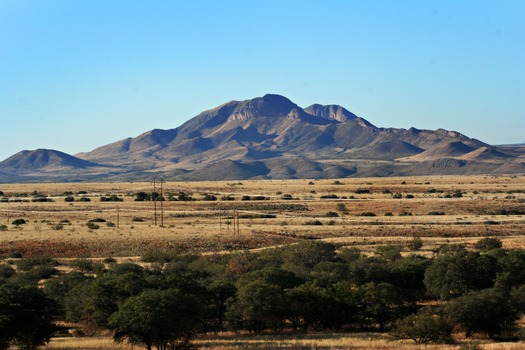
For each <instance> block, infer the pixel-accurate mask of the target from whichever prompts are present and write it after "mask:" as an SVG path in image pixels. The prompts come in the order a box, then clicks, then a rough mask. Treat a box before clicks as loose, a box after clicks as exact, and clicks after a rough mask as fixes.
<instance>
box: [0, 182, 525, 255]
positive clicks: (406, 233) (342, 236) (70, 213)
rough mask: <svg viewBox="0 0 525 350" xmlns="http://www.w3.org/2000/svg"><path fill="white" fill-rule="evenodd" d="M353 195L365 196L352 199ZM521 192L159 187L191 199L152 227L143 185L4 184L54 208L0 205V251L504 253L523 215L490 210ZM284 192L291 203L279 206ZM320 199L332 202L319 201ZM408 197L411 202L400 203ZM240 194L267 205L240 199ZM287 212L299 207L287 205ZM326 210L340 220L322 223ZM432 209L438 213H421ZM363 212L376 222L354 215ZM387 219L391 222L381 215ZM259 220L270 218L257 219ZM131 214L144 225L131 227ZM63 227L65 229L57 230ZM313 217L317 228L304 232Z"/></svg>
mask: <svg viewBox="0 0 525 350" xmlns="http://www.w3.org/2000/svg"><path fill="white" fill-rule="evenodd" d="M157 186H158V184H157ZM360 189H366V190H369V191H370V193H356V191H357V190H360ZM524 189H525V176H435V177H405V178H365V179H339V180H254V181H219V182H167V183H165V185H164V192H165V193H178V192H180V191H183V192H186V193H192V194H193V197H194V198H196V199H198V200H197V201H194V202H172V201H169V202H167V201H166V202H163V203H162V211H163V215H162V223H163V224H164V225H163V226H162V227H161V226H160V224H161V204H160V203H157V225H155V220H154V212H155V211H154V203H152V202H135V201H134V196H133V194H135V193H137V192H140V191H144V192H151V191H152V190H153V186H152V184H151V183H132V182H129V183H67V184H63V183H62V184H2V185H0V191H2V192H4V194H5V195H8V196H10V197H11V198H13V197H14V196H17V195H19V194H21V193H27V194H30V193H32V192H33V191H38V192H41V193H45V194H48V195H50V196H51V197H53V198H54V200H55V202H52V203H32V202H29V203H13V202H11V203H0V223H3V224H6V225H7V226H8V230H7V231H1V232H0V254H4V253H7V252H10V251H14V250H19V251H22V252H23V253H24V254H25V255H26V256H29V255H34V254H51V255H53V256H56V257H69V258H72V257H78V256H85V257H99V258H102V257H107V256H137V255H141V254H143V253H144V252H145V251H147V250H154V249H171V248H180V249H184V250H191V251H196V252H202V251H208V252H214V251H215V252H219V251H224V250H234V249H245V248H261V247H265V246H274V245H279V244H286V243H291V242H296V241H298V240H301V239H312V238H316V239H325V240H331V241H334V242H338V243H340V244H347V245H351V246H356V247H359V248H363V249H371V248H373V247H374V246H376V245H378V244H385V243H395V244H403V243H404V242H406V241H407V240H409V239H411V238H412V237H413V236H418V237H422V238H423V239H424V241H425V243H426V244H425V247H424V249H426V250H427V251H428V252H431V249H433V248H434V247H437V246H438V245H440V244H443V243H450V242H453V243H467V244H471V243H473V242H475V241H476V240H477V239H478V238H479V237H481V236H487V235H494V236H500V237H501V238H502V240H503V241H504V245H505V247H508V248H516V247H525V242H524V240H523V239H522V234H523V233H524V231H525V230H524V227H525V218H524V217H523V215H508V216H506V215H493V214H494V212H495V211H497V210H514V209H516V208H523V206H524V204H523V203H524V202H525V193H522V192H523V190H524ZM157 190H158V187H157ZM385 190H388V191H390V192H391V193H401V194H402V198H401V199H394V198H392V194H391V193H384V192H386V191H385ZM432 190H436V191H432ZM454 190H461V191H462V192H464V195H463V198H442V197H443V196H444V194H446V193H448V192H452V191H454ZM66 191H71V192H73V193H78V192H79V191H85V192H87V193H88V196H89V197H90V198H91V202H73V203H66V202H64V200H63V198H64V195H63V193H64V192H66ZM205 193H214V194H216V195H217V197H219V198H220V197H221V196H223V195H232V196H234V197H235V198H236V200H234V201H221V200H218V201H213V202H212V201H202V200H201V199H202V195H203V194H205ZM108 194H116V195H119V196H121V198H123V200H124V201H123V202H118V203H116V202H101V201H100V197H101V196H103V195H108ZM283 194H290V195H291V196H293V197H294V198H296V199H294V200H283V199H282V198H281V196H282V195H283ZM328 194H335V195H337V196H338V197H339V198H338V199H322V198H321V197H322V196H324V195H328ZM407 194H411V195H413V196H414V198H406V195H407ZM243 195H250V196H254V195H263V196H266V197H267V198H269V199H268V200H263V201H242V200H241V198H242V196H243ZM342 197H346V198H342ZM351 198H353V199H351ZM340 204H344V205H345V206H346V208H347V212H346V213H344V214H343V213H341V211H339V210H338V205H340ZM290 205H298V206H299V207H296V208H292V207H287V206H290ZM300 206H303V207H302V208H301V207H300ZM234 209H237V210H238V212H239V213H240V214H241V215H252V217H249V218H241V219H240V234H235V233H234V230H233V226H232V225H231V222H232V216H233V210H234ZM330 211H331V212H337V213H338V214H339V217H327V216H326V214H327V213H328V212H330ZM436 211H439V212H443V213H444V214H445V215H428V214H429V213H431V212H436ZM367 212H368V213H374V214H375V215H376V216H361V214H362V213H367ZM387 212H390V213H392V214H393V216H385V213H387ZM261 213H262V214H274V215H276V217H275V218H257V217H256V216H257V215H258V214H261ZM401 213H410V214H412V215H406V216H400V214H401ZM134 217H140V218H142V219H144V221H143V222H136V221H133V218H134ZM15 218H24V219H26V220H27V221H28V223H27V224H26V225H21V226H19V227H15V226H14V225H12V224H11V221H12V220H13V219H15ZM94 218H103V219H105V220H107V221H109V222H112V223H113V224H114V226H113V227H108V226H106V224H104V223H101V224H100V228H99V229H97V230H92V229H89V228H88V227H87V226H86V223H87V221H88V220H91V219H94ZM61 220H69V222H70V224H66V225H64V226H63V229H61V230H56V224H58V223H59V222H60V221H61ZM312 220H319V221H321V222H322V223H323V224H324V225H322V226H310V225H305V223H306V222H308V221H312Z"/></svg>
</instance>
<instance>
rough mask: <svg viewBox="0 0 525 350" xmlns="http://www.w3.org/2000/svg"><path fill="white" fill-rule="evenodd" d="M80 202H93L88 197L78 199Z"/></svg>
mask: <svg viewBox="0 0 525 350" xmlns="http://www.w3.org/2000/svg"><path fill="white" fill-rule="evenodd" d="M78 201H79V202H91V199H89V198H88V197H80V198H79V199H78Z"/></svg>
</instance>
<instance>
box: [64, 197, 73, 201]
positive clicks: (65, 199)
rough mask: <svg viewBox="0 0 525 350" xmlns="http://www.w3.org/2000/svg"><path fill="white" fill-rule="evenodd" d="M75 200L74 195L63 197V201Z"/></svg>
mask: <svg viewBox="0 0 525 350" xmlns="http://www.w3.org/2000/svg"><path fill="white" fill-rule="evenodd" d="M74 201H75V197H73V196H66V197H65V198H64V202H74Z"/></svg>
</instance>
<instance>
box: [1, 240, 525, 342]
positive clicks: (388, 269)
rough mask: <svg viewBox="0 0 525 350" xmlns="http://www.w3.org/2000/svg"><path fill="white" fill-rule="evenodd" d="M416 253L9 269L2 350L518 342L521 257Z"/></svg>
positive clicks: (485, 243) (268, 255) (275, 254)
mask: <svg viewBox="0 0 525 350" xmlns="http://www.w3.org/2000/svg"><path fill="white" fill-rule="evenodd" d="M411 243H413V244H412V245H411V246H410V247H411V248H410V249H413V250H412V253H408V254H406V253H405V254H401V248H400V247H396V246H381V247H379V248H377V250H376V252H375V254H374V255H373V256H369V255H365V254H363V253H362V252H360V251H358V250H355V249H351V248H338V247H337V246H336V245H333V244H330V243H323V242H320V241H305V242H303V243H299V244H295V245H289V246H286V247H281V248H273V249H267V250H264V251H262V252H259V253H250V252H247V251H246V252H242V253H235V254H230V255H204V256H201V255H188V254H182V253H176V252H152V253H150V254H148V255H147V256H144V257H143V259H142V260H143V262H142V263H141V264H140V265H139V264H132V263H120V264H119V263H116V262H115V261H114V260H113V259H106V260H105V261H104V262H98V263H96V262H93V261H91V260H87V259H78V260H75V261H73V262H71V263H70V264H69V269H68V270H65V271H67V272H61V273H60V272H59V271H58V270H57V262H56V261H54V260H53V259H51V258H49V257H32V258H25V259H24V258H22V259H7V262H8V263H10V264H11V265H12V266H14V267H15V268H13V267H12V266H11V265H9V264H3V265H0V349H7V348H8V347H9V346H17V347H19V348H22V349H34V348H36V347H37V346H39V345H41V344H44V343H45V342H47V341H48V340H49V338H50V337H51V336H52V335H53V334H54V332H64V331H65V330H64V329H59V328H58V327H57V326H55V324H57V321H65V322H67V323H70V324H75V325H76V326H75V327H76V329H75V332H76V333H77V334H81V333H84V334H87V333H89V332H96V331H97V330H101V329H109V330H112V331H113V334H114V339H115V340H116V341H128V342H130V343H132V344H137V345H138V344H141V345H143V346H145V347H146V348H147V349H153V348H156V349H176V348H183V347H185V346H187V345H188V343H189V341H190V339H191V337H192V336H193V335H195V334H196V333H206V332H217V331H222V330H245V331H249V332H263V331H276V332H279V331H283V330H295V331H308V330H346V331H354V330H355V331H360V330H368V331H370V330H376V331H378V332H383V331H388V332H390V334H391V336H392V338H393V339H412V340H414V341H416V342H418V343H428V342H451V341H453V338H452V332H453V331H454V330H455V331H461V332H464V334H465V336H466V337H470V336H472V335H473V334H474V333H483V334H486V335H488V336H489V337H490V338H492V339H496V340H498V339H517V338H518V337H519V334H520V331H519V329H517V325H516V321H517V320H518V319H519V318H520V317H521V316H522V315H523V313H524V312H525V251H524V250H509V249H502V248H501V242H500V241H499V240H497V239H494V238H485V239H482V240H480V241H479V242H478V243H477V244H475V246H474V250H467V249H466V248H465V247H464V246H459V245H447V246H443V247H442V248H441V249H440V250H439V252H437V253H436V255H435V256H434V257H433V258H426V257H423V256H421V255H417V254H415V252H416V249H419V248H420V244H416V243H420V242H419V241H416V240H415V241H414V242H411ZM42 286H43V287H42ZM18 320H23V321H18Z"/></svg>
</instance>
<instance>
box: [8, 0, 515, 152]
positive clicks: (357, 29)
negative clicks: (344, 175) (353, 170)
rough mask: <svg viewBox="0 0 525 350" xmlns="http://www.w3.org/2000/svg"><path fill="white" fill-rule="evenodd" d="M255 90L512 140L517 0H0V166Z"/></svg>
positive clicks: (156, 124)
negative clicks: (26, 152) (15, 158)
mask: <svg viewBox="0 0 525 350" xmlns="http://www.w3.org/2000/svg"><path fill="white" fill-rule="evenodd" d="M266 93H275V94H281V95H284V96H286V97H288V98H289V99H291V100H292V101H293V102H295V103H297V104H298V105H299V106H301V107H307V106H309V105H311V104H313V103H320V104H339V105H342V106H344V107H345V108H347V109H349V110H350V111H352V112H354V113H355V114H357V115H359V116H360V117H363V118H365V119H367V120H369V121H370V122H371V123H373V124H375V125H376V126H382V127H400V128H409V127H412V126H413V127H417V128H420V129H437V128H444V129H448V130H455V131H459V132H462V133H464V134H466V135H467V136H470V137H474V138H477V139H480V140H482V141H485V142H488V143H491V144H501V143H518V142H525V1H523V0H505V1H499V0H492V1H484V0H471V1H467V0H439V1H431V0H425V1H419V0H413V1H408V0H399V1H397V0H396V1H392V0H361V1H351V0H340V1H336V0H323V1H313V0H312V1H308V0H264V1H262V0H261V1H255V0H237V1H233V0H221V1H219V0H210V1H204V0H194V1H187V0H184V1H176V0H166V1H155V0H142V1H140V0H111V1H108V0H75V1H72V0H46V1H42V0H33V1H30V0H0V121H1V134H0V140H1V144H0V145H1V147H0V160H2V159H5V158H7V157H9V156H11V155H13V154H14V153H16V152H19V151H21V150H24V149H29V150H31V149H37V148H49V149H57V150H60V151H63V152H66V153H69V154H76V153H78V152H87V151H91V150H92V149H94V148H96V147H99V146H103V145H106V144H108V143H111V142H114V141H118V140H120V139H123V138H126V137H129V136H137V135H139V134H141V133H143V132H146V131H149V130H151V129H154V128H161V129H172V128H175V127H178V126H179V125H181V124H182V123H183V122H185V121H186V120H188V119H190V118H192V117H194V116H195V115H197V114H198V113H200V112H201V111H203V110H206V109H210V108H213V107H216V106H218V105H220V104H222V103H224V102H227V101H230V100H245V99H250V98H254V97H258V96H262V95H264V94H266Z"/></svg>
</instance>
